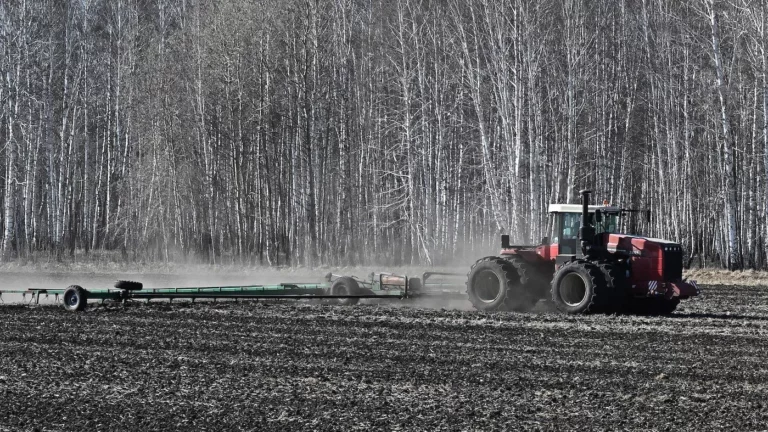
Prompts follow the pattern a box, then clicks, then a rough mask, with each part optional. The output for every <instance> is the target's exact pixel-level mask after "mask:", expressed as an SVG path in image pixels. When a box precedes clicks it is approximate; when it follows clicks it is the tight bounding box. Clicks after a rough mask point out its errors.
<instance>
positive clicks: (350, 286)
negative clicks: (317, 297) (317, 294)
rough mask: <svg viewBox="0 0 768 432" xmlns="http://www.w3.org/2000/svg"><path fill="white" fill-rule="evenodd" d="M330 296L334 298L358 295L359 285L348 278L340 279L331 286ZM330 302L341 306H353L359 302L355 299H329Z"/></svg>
mask: <svg viewBox="0 0 768 432" xmlns="http://www.w3.org/2000/svg"><path fill="white" fill-rule="evenodd" d="M330 294H331V295H335V296H348V295H360V294H361V293H360V285H359V284H358V283H357V281H356V280H354V279H352V278H351V277H349V276H344V277H340V278H338V279H336V281H335V282H334V283H333V285H331V290H330ZM331 301H333V302H335V303H336V304H339V305H342V306H354V305H356V304H357V303H358V302H360V299H359V298H356V297H352V298H336V299H331Z"/></svg>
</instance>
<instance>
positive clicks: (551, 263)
mask: <svg viewBox="0 0 768 432" xmlns="http://www.w3.org/2000/svg"><path fill="white" fill-rule="evenodd" d="M579 193H580V194H581V201H582V203H581V205H579V204H552V205H550V206H549V212H550V213H551V214H552V215H553V216H554V224H553V232H552V239H551V241H550V240H549V239H548V238H547V237H545V238H544V239H543V240H542V244H540V245H537V246H517V245H510V244H509V236H506V235H505V236H502V237H501V253H500V254H499V256H491V257H486V258H483V259H480V260H478V261H477V262H476V263H475V265H474V266H473V267H472V270H471V271H470V272H469V278H468V281H467V294H468V295H469V300H470V301H471V302H472V304H473V305H474V307H475V308H476V309H478V310H483V311H505V310H528V309H530V308H531V307H533V305H534V304H535V303H536V302H538V301H539V300H540V299H543V298H545V297H546V296H547V292H549V293H551V298H552V302H553V303H554V305H555V307H557V309H558V310H560V311H562V312H564V313H568V314H584V313H640V314H652V315H666V314H670V313H672V312H673V311H674V310H675V308H676V307H677V305H678V304H679V303H680V300H684V299H687V298H689V297H693V296H696V295H698V294H699V288H698V286H697V285H696V282H694V281H686V280H685V279H683V251H682V248H681V247H680V244H678V243H674V242H671V241H667V240H660V239H655V238H647V237H638V236H633V235H629V234H619V233H617V232H616V231H617V228H618V219H619V218H620V217H622V216H624V215H626V214H628V213H630V212H635V211H636V210H628V209H622V208H619V207H611V206H590V205H589V195H590V194H591V191H588V190H582V191H580V192H579ZM648 217H650V213H648Z"/></svg>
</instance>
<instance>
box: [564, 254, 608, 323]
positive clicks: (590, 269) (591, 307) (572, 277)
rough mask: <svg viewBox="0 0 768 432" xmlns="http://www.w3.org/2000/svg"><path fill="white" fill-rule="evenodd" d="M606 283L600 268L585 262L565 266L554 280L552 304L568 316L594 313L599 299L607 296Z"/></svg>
mask: <svg viewBox="0 0 768 432" xmlns="http://www.w3.org/2000/svg"><path fill="white" fill-rule="evenodd" d="M606 291H607V290H606V282H605V276H604V275H603V272H602V271H600V268H599V267H598V266H597V265H595V264H593V263H591V262H589V261H584V260H577V261H570V262H567V263H565V264H563V265H562V266H561V267H560V269H558V270H557V272H556V273H555V277H554V278H553V279H552V302H553V303H554V304H555V307H557V309H558V310H559V311H560V312H563V313H567V314H586V313H594V312H596V311H597V310H598V305H599V303H598V301H599V300H598V299H600V298H601V297H602V296H605V295H606Z"/></svg>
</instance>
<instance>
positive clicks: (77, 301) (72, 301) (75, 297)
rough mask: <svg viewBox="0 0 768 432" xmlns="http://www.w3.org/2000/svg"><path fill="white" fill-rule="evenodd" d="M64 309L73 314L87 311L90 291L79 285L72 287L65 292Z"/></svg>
mask: <svg viewBox="0 0 768 432" xmlns="http://www.w3.org/2000/svg"><path fill="white" fill-rule="evenodd" d="M62 300H63V302H64V309H66V310H68V311H72V312H80V311H82V310H85V306H86V305H87V304H88V291H86V290H85V289H83V287H81V286H79V285H70V286H68V287H67V289H65V290H64V295H63V297H62Z"/></svg>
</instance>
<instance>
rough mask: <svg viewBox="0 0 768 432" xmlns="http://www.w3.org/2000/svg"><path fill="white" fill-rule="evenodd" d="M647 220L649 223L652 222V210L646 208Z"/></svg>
mask: <svg viewBox="0 0 768 432" xmlns="http://www.w3.org/2000/svg"><path fill="white" fill-rule="evenodd" d="M645 221H646V222H648V223H651V211H650V210H646V211H645Z"/></svg>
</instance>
